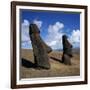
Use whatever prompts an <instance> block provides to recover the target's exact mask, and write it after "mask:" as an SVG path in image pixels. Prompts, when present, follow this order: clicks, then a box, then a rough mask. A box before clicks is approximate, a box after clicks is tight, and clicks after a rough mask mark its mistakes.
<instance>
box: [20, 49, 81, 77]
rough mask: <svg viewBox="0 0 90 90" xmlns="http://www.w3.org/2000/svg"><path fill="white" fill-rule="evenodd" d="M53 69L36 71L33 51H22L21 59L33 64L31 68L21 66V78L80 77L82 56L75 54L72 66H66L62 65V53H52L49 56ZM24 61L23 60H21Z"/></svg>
mask: <svg viewBox="0 0 90 90" xmlns="http://www.w3.org/2000/svg"><path fill="white" fill-rule="evenodd" d="M49 57H53V58H56V60H55V59H53V58H49V61H50V65H51V68H50V69H49V70H45V69H40V70H38V69H36V68H34V67H33V63H34V57H33V52H32V50H29V49H21V58H24V59H25V60H27V64H29V63H31V64H30V65H31V67H25V66H24V65H21V66H20V77H21V78H38V77H56V76H59V77H61V76H78V75H80V55H79V54H77V53H74V54H73V58H72V59H71V62H72V65H65V64H63V63H60V60H61V58H62V51H60V52H59V51H52V52H51V53H50V54H49ZM21 60H22V59H21Z"/></svg>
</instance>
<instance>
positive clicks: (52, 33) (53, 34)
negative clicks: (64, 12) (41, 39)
mask: <svg viewBox="0 0 90 90" xmlns="http://www.w3.org/2000/svg"><path fill="white" fill-rule="evenodd" d="M63 28H64V24H63V23H61V22H56V23H55V24H54V25H49V27H48V35H47V37H46V43H47V44H48V45H49V46H51V47H52V48H53V49H61V48H62V35H63V33H62V29H63Z"/></svg>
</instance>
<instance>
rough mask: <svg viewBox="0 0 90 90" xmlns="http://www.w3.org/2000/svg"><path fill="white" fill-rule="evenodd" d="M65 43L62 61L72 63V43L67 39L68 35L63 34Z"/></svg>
mask: <svg viewBox="0 0 90 90" xmlns="http://www.w3.org/2000/svg"><path fill="white" fill-rule="evenodd" d="M62 43H63V56H62V62H63V63H64V64H67V65H71V57H72V45H71V44H70V43H69V41H68V40H67V36H66V35H63V37H62Z"/></svg>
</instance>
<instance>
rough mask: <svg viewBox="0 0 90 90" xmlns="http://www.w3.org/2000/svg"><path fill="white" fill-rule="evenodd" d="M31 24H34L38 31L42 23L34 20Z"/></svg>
mask: <svg viewBox="0 0 90 90" xmlns="http://www.w3.org/2000/svg"><path fill="white" fill-rule="evenodd" d="M33 23H34V24H36V25H37V26H38V28H39V29H40V28H41V26H42V21H40V20H37V19H35V20H34V21H33Z"/></svg>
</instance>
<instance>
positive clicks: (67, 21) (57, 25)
mask: <svg viewBox="0 0 90 90" xmlns="http://www.w3.org/2000/svg"><path fill="white" fill-rule="evenodd" d="M20 18H21V20H20V23H21V48H26V49H29V48H32V45H31V41H30V38H29V35H28V31H29V28H28V27H29V24H30V23H32V22H33V23H35V24H36V25H37V26H38V28H39V29H40V35H41V37H42V39H43V40H44V41H45V42H46V43H47V44H48V45H49V46H51V47H52V48H53V49H62V35H63V34H66V35H67V36H68V40H69V41H70V42H71V44H72V45H73V47H80V13H70V12H60V11H59V12H54V11H34V10H25V9H24V10H20Z"/></svg>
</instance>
